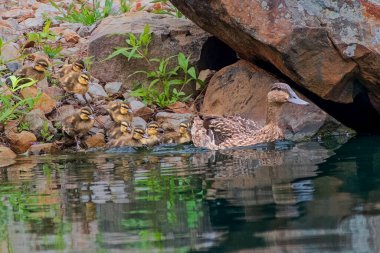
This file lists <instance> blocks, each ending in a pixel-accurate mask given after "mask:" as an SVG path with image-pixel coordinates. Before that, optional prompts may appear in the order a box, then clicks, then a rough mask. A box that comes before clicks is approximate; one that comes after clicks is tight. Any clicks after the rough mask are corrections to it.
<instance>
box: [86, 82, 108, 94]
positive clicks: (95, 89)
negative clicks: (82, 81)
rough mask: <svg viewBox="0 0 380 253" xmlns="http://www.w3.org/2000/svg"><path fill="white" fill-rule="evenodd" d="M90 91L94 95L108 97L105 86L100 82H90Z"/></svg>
mask: <svg viewBox="0 0 380 253" xmlns="http://www.w3.org/2000/svg"><path fill="white" fill-rule="evenodd" d="M88 93H90V94H91V95H92V96H94V97H108V95H107V93H106V91H105V90H104V88H103V86H101V85H100V84H97V83H92V84H90V88H89V90H88Z"/></svg>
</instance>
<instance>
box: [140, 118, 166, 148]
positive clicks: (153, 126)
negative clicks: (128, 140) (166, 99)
mask: <svg viewBox="0 0 380 253" xmlns="http://www.w3.org/2000/svg"><path fill="white" fill-rule="evenodd" d="M162 132H163V130H162V129H161V128H160V126H159V125H158V123H157V122H156V121H152V122H149V123H148V125H147V126H146V134H147V135H148V137H147V138H146V139H143V140H142V142H143V143H144V144H145V145H147V146H149V147H152V146H154V145H157V144H159V143H160V136H159V134H160V133H162Z"/></svg>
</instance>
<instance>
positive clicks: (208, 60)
mask: <svg viewBox="0 0 380 253" xmlns="http://www.w3.org/2000/svg"><path fill="white" fill-rule="evenodd" d="M237 61H238V58H237V55H236V52H235V51H234V50H233V49H232V48H230V47H229V46H228V45H227V44H225V43H224V42H222V41H221V40H219V39H217V38H216V37H210V38H208V39H207V41H206V42H205V44H204V45H203V47H202V51H201V57H200V59H199V61H198V64H197V67H198V69H211V70H216V71H218V70H220V69H221V68H224V67H226V66H228V65H231V64H234V63H235V62H237Z"/></svg>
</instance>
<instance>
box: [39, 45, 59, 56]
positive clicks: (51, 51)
mask: <svg viewBox="0 0 380 253" xmlns="http://www.w3.org/2000/svg"><path fill="white" fill-rule="evenodd" d="M62 49H63V48H62V46H60V45H58V46H50V45H44V46H43V51H44V53H45V54H46V55H47V56H49V57H50V58H56V57H58V56H59V55H60V53H61V51H62Z"/></svg>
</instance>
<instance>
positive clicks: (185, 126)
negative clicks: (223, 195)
mask: <svg viewBox="0 0 380 253" xmlns="http://www.w3.org/2000/svg"><path fill="white" fill-rule="evenodd" d="M190 125H191V124H190V122H189V121H187V120H186V121H183V122H181V123H180V124H179V128H178V130H177V131H176V132H169V133H166V134H164V136H163V137H162V142H163V143H177V144H184V143H187V142H190V141H191V135H190Z"/></svg>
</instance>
